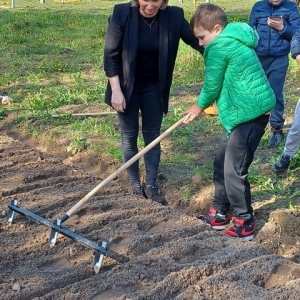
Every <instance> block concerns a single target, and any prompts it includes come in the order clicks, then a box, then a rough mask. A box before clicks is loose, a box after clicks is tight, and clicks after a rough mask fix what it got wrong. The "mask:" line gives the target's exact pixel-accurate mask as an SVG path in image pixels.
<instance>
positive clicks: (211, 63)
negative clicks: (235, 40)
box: [183, 45, 227, 124]
mask: <svg viewBox="0 0 300 300" xmlns="http://www.w3.org/2000/svg"><path fill="white" fill-rule="evenodd" d="M213 48H214V49H213V51H211V49H210V51H208V54H207V57H206V58H205V73H204V84H203V86H202V89H201V92H200V95H199V97H198V100H197V103H196V104H194V105H193V106H192V107H191V108H190V109H188V110H187V111H185V112H184V113H183V114H185V115H186V116H185V118H184V121H183V123H185V124H187V123H189V122H191V121H192V120H194V119H195V118H196V117H198V116H199V115H200V114H201V113H202V112H203V110H204V109H205V108H207V107H209V106H210V105H211V104H212V103H213V102H214V101H215V100H216V99H217V97H218V96H219V94H220V90H221V88H222V85H223V79H224V73H225V70H226V66H227V54H226V51H224V49H223V47H222V46H218V45H214V46H213ZM212 52H213V53H212Z"/></svg>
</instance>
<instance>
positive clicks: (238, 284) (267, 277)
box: [0, 130, 300, 300]
mask: <svg viewBox="0 0 300 300" xmlns="http://www.w3.org/2000/svg"><path fill="white" fill-rule="evenodd" d="M41 149H43V151H42V150H41ZM117 167H119V166H118V164H116V162H111V161H106V160H103V159H102V160H100V159H99V158H97V157H95V156H93V155H92V154H88V153H87V152H82V153H78V154H77V155H75V156H73V157H68V156H67V155H66V154H60V155H58V154H56V155H54V154H53V153H51V152H50V151H47V149H45V148H44V147H43V146H42V145H34V144H33V143H32V142H30V141H29V140H26V139H24V138H21V136H17V134H16V133H15V132H13V131H5V130H3V131H2V132H1V135H0V187H1V190H0V195H1V200H0V213H1V219H0V221H1V222H0V242H1V248H0V299H1V300H2V299H3V300H8V299H14V300H18V299H19V300H24V299H72V300H73V299H93V300H100V299H101V300H102V299H109V300H121V299H122V300H125V299H127V300H129V299H130V300H141V299H159V300H160V299H176V300H183V299H187V300H193V299H197V300H204V299H218V300H220V299H224V300H225V299H251V300H254V299H270V300H276V299H278V300H279V299H282V300H285V299H286V300H293V299H299V292H300V287H299V286H300V285H299V283H300V266H299V264H298V258H299V256H298V255H299V254H300V238H299V235H300V232H299V228H300V226H299V225H300V224H299V223H300V221H299V215H298V214H297V213H295V212H294V213H291V211H288V210H284V209H281V210H275V211H273V212H270V210H267V209H266V208H264V206H262V205H261V203H263V201H264V200H263V199H260V201H257V202H254V206H255V209H256V222H257V226H258V232H257V234H256V237H255V239H254V241H253V242H244V241H240V240H236V239H233V238H230V237H227V236H225V235H224V234H223V233H222V232H215V231H213V230H212V229H210V228H209V227H208V226H207V225H205V224H203V223H202V222H201V221H200V220H198V219H197V218H196V216H197V215H198V214H199V213H200V212H202V211H204V210H206V209H207V207H208V206H209V202H210V199H211V196H212V191H213V187H212V184H211V182H203V181H201V178H198V177H197V176H196V177H193V178H192V179H191V184H192V186H193V187H195V188H198V189H199V188H200V187H201V189H200V190H201V194H200V193H198V194H197V193H195V195H194V196H193V197H192V199H191V201H190V203H189V204H188V205H187V204H185V203H184V201H183V198H182V194H181V193H180V191H179V190H178V188H175V186H178V185H181V186H182V184H184V183H182V182H180V180H179V181H178V180H177V181H176V180H173V182H171V184H169V185H165V186H164V187H166V189H165V192H166V198H167V199H168V202H169V205H168V206H161V205H159V204H156V203H152V202H151V201H149V200H145V199H141V198H138V197H135V196H133V195H131V194H130V193H129V190H128V183H127V179H126V176H125V175H124V174H122V175H120V176H119V177H118V178H117V179H116V180H113V181H112V182H111V183H109V184H108V185H107V186H105V187H104V188H103V189H101V191H99V192H98V193H97V194H96V195H95V196H94V197H92V198H91V199H90V200H89V201H88V202H87V203H86V204H85V205H84V206H83V207H82V208H80V209H79V210H78V211H77V212H76V213H75V214H74V215H72V216H71V217H70V219H68V220H67V221H66V222H65V223H64V225H63V226H64V227H66V228H68V229H70V230H72V231H74V232H76V233H78V234H79V235H82V236H84V237H85V238H87V239H89V240H91V241H94V242H96V243H99V242H100V241H107V242H108V248H109V251H114V252H115V253H117V254H119V256H118V257H119V258H120V260H121V261H118V260H115V259H114V258H111V257H109V254H110V253H111V254H112V253H113V252H110V253H109V252H108V256H106V257H105V258H104V262H103V266H102V268H101V270H100V273H99V274H95V273H94V269H93V259H94V251H93V249H91V248H88V247H86V246H84V245H81V244H79V243H77V242H75V241H73V240H71V239H69V238H67V237H64V236H62V235H59V236H58V242H57V244H56V245H55V246H54V247H50V246H49V243H48V239H49V234H50V229H49V228H48V227H46V226H43V225H40V224H38V223H36V222H34V221H33V220H32V219H30V218H25V217H24V216H21V215H20V214H17V213H16V214H15V217H14V221H13V224H12V225H11V226H9V225H8V224H7V222H6V218H5V216H6V215H7V212H8V207H7V206H8V204H9V203H10V201H11V200H13V199H17V200H18V201H19V205H20V207H23V208H25V209H27V210H29V211H31V212H34V213H35V214H37V215H39V216H42V217H44V218H47V219H49V220H51V221H54V220H56V219H57V218H60V217H61V216H62V215H63V214H64V213H65V212H67V211H68V210H69V209H70V208H71V207H72V206H73V205H75V204H76V203H77V202H78V201H79V200H80V199H81V198H82V197H84V196H85V195H86V194H87V193H89V192H90V191H91V190H92V189H93V188H95V187H96V186H97V185H98V184H99V183H100V182H101V181H102V180H103V179H105V178H106V177H107V176H109V175H110V174H111V173H112V172H113V171H114V170H116V169H117ZM162 169H163V173H168V172H171V173H172V172H174V173H175V174H176V175H178V172H179V171H180V170H172V169H171V166H162ZM176 172H177V173H176ZM179 178H180V176H179ZM163 180H164V178H162V180H161V184H163V182H164V181H163ZM183 190H184V186H183ZM181 191H182V189H181ZM265 205H266V204H265ZM275 253H277V254H279V255H276V254H275ZM111 256H113V255H111ZM113 257H116V256H113ZM122 257H125V258H127V259H128V261H126V260H122ZM285 257H288V258H290V259H287V258H285Z"/></svg>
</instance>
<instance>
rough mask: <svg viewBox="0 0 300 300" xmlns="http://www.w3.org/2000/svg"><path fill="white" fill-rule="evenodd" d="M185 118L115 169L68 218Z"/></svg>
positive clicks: (75, 207)
mask: <svg viewBox="0 0 300 300" xmlns="http://www.w3.org/2000/svg"><path fill="white" fill-rule="evenodd" d="M184 118H185V117H183V118H182V119H180V120H179V121H178V122H176V123H175V124H174V125H172V126H171V127H170V128H168V129H167V130H166V131H165V132H163V133H162V134H161V135H160V136H159V137H157V138H156V139H155V140H154V141H152V142H151V143H150V144H149V145H147V146H146V147H145V148H144V149H142V150H141V151H140V152H139V153H137V154H136V155H135V156H134V157H132V158H131V159H130V160H128V161H127V162H126V163H125V164H123V165H122V166H121V167H120V168H119V169H117V170H116V171H115V172H114V173H112V174H111V175H110V176H108V177H107V178H106V179H104V180H103V181H102V182H101V183H100V184H98V185H97V186H96V187H95V188H94V189H93V190H91V191H90V192H89V193H88V194H87V195H86V196H84V197H83V198H82V199H81V200H80V201H79V202H77V203H76V204H75V205H74V206H73V207H72V208H71V209H70V210H69V211H68V212H67V213H66V215H67V216H68V217H70V216H71V215H72V214H73V213H75V212H76V211H77V210H78V209H79V208H80V207H81V206H82V205H83V204H85V203H86V202H87V201H88V200H89V199H90V198H91V197H93V196H94V195H95V194H96V193H97V192H98V191H99V190H100V189H101V188H102V187H104V186H105V185H106V184H108V183H109V182H111V181H112V180H113V179H115V178H116V177H117V176H118V175H119V174H120V173H121V172H123V171H124V170H126V169H127V168H128V167H129V166H131V165H132V164H133V163H134V162H135V161H137V160H138V159H139V158H140V157H142V156H143V155H144V154H145V153H147V152H148V151H149V150H150V149H152V148H153V147H154V146H155V145H156V144H158V143H159V142H160V141H161V140H162V139H164V138H165V137H166V136H168V135H169V134H170V133H171V132H172V131H173V130H174V129H176V128H177V127H178V126H180V125H181V124H182V123H183V120H184Z"/></svg>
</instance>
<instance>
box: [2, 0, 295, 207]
mask: <svg viewBox="0 0 300 300" xmlns="http://www.w3.org/2000/svg"><path fill="white" fill-rule="evenodd" d="M121 2H127V1H104V0H98V1H94V0H92V1H86V0H83V1H81V2H78V3H65V4H62V3H55V2H54V0H52V1H48V0H46V3H44V4H40V3H38V1H36V0H34V1H33V0H22V1H21V0H17V1H16V7H15V9H3V10H0V16H1V18H0V27H1V32H2V34H1V35H0V48H1V56H0V65H1V72H0V95H8V96H10V97H11V98H13V100H14V101H13V103H11V104H10V105H9V106H7V107H3V106H0V120H5V119H7V116H9V115H13V116H14V118H12V121H10V126H11V128H14V129H15V130H17V131H18V132H19V133H20V134H24V135H26V136H28V135H30V136H31V137H32V138H33V139H35V140H36V141H38V140H41V139H42V140H43V141H45V142H47V143H49V144H51V143H55V141H56V140H60V139H64V140H65V142H64V144H63V145H64V146H63V147H65V152H66V153H69V154H72V155H75V154H76V153H78V152H81V151H92V152H96V153H97V154H99V155H100V156H101V155H102V154H104V153H105V154H106V155H109V156H110V157H111V158H112V159H116V160H118V161H119V162H121V160H122V158H121V153H120V139H121V135H120V131H119V127H118V126H117V119H116V115H107V116H101V117H98V118H81V119H78V118H75V117H71V116H65V117H59V118H53V117H52V115H53V114H57V113H61V114H64V113H66V112H70V111H71V112H72V111H74V110H75V111H76V112H107V111H110V109H109V107H108V106H106V105H105V104H104V103H103V98H104V92H105V87H106V83H107V78H106V77H105V74H104V71H103V47H104V40H105V33H106V27H107V19H108V17H109V15H110V13H111V12H112V8H113V5H114V4H117V3H121ZM203 2H204V1H196V3H194V1H193V0H185V1H184V2H183V3H179V2H178V1H176V0H171V1H170V4H171V5H178V6H181V7H183V9H184V11H185V16H186V18H187V19H189V18H190V17H191V16H192V14H193V12H194V10H195V8H196V6H197V5H199V4H200V3H203ZM212 2H213V3H216V4H218V5H220V6H222V7H223V8H224V9H225V11H226V12H227V14H228V17H229V20H230V21H232V22H240V21H242V22H247V20H248V14H249V12H250V9H251V7H252V5H253V3H255V2H256V1H253V0H252V1H251V0H250V1H240V0H217V1H212ZM203 72H204V65H203V59H202V56H201V55H199V54H198V53H196V52H195V51H194V50H192V49H191V48H190V47H188V46H187V45H185V44H184V43H183V42H181V43H180V46H179V52H178V57H177V61H176V65H175V70H174V80H173V86H172V89H171V95H170V97H171V101H170V105H171V108H172V109H173V111H171V112H170V113H169V114H168V115H167V116H166V117H165V118H164V120H163V125H162V131H164V130H166V129H167V128H169V127H170V126H171V125H173V124H174V123H175V122H177V121H178V120H179V119H180V118H181V113H182V112H184V111H185V110H186V109H187V108H189V107H190V106H191V105H192V104H193V103H195V101H196V99H197V96H198V94H199V91H200V88H201V84H202V81H203V76H204V73H203ZM299 75H300V72H299V68H298V67H297V65H296V62H295V61H294V60H292V59H291V61H290V67H289V70H288V75H287V79H288V81H287V85H286V91H285V92H286V100H287V108H286V113H287V114H289V115H290V116H292V113H293V110H294V107H295V104H296V102H297V99H298V97H299V95H298V94H295V91H296V88H295V87H297V86H299V77H300V76H299ZM221 130H222V129H221V126H220V123H219V121H218V118H210V117H205V116H203V117H201V118H199V119H197V120H195V121H194V122H192V123H191V124H189V125H188V126H181V127H180V128H178V129H177V130H175V131H174V132H173V133H172V134H171V135H170V136H169V137H167V138H166V139H165V140H164V141H163V142H162V149H163V155H162V165H173V166H174V168H175V167H177V168H178V169H180V170H182V169H185V170H186V174H187V175H186V176H187V177H186V178H185V180H186V181H187V182H188V181H189V177H188V176H191V175H193V174H197V175H198V176H200V177H201V178H202V179H204V180H207V181H210V180H211V178H212V172H213V166H212V161H213V157H214V153H215V149H216V145H217V142H218V138H219V135H220V132H221ZM267 139H268V136H267V134H266V135H265V136H264V137H263V139H262V142H261V145H260V149H259V150H258V152H259V156H261V157H258V160H257V161H256V162H255V163H253V165H252V166H251V168H250V173H249V179H250V182H251V184H252V186H253V193H254V195H255V196H259V195H271V194H274V193H277V194H278V195H279V196H282V197H283V196H284V195H285V193H288V194H287V197H286V203H285V206H286V207H288V208H295V207H296V205H297V201H296V200H297V198H299V194H300V192H299V190H300V189H299V180H298V178H299V168H300V154H298V155H297V156H296V158H295V159H294V160H293V162H292V164H291V168H290V170H289V171H288V174H287V175H288V179H284V178H280V177H276V176H270V173H267V172H266V173H265V172H262V169H261V164H262V163H267V164H268V165H269V166H271V164H272V163H274V162H275V161H276V160H277V159H278V157H279V156H280V155H281V153H282V150H283V147H281V148H279V149H278V150H277V151H276V150H273V151H272V152H268V150H267ZM143 144H144V143H143V139H142V137H139V139H138V146H139V148H140V149H141V148H142V147H143ZM54 148H55V145H54ZM266 157H267V158H266ZM262 160H264V161H262ZM200 163H201V165H200ZM187 186H188V185H187ZM179 189H180V187H179ZM192 192H193V191H192V190H191V189H190V188H187V189H185V190H184V191H183V194H184V200H185V202H187V201H188V199H190V197H191V193H192ZM270 197H271V196H270ZM274 205H276V201H275V202H274Z"/></svg>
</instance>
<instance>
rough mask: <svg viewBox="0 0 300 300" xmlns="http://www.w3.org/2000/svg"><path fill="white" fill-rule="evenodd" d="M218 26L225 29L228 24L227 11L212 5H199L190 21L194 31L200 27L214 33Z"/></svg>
mask: <svg viewBox="0 0 300 300" xmlns="http://www.w3.org/2000/svg"><path fill="white" fill-rule="evenodd" d="M217 24H219V25H221V26H222V28H225V27H226V25H227V24H228V19H227V16H226V13H225V11H224V10H223V9H222V8H221V7H220V6H218V5H215V4H212V3H204V4H201V5H199V6H198V7H197V9H196V11H195V12H194V14H193V16H192V18H191V21H190V26H191V29H192V31H194V29H195V28H198V27H199V26H201V27H203V28H204V29H205V30H208V31H212V30H213V29H214V27H215V25H217Z"/></svg>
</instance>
